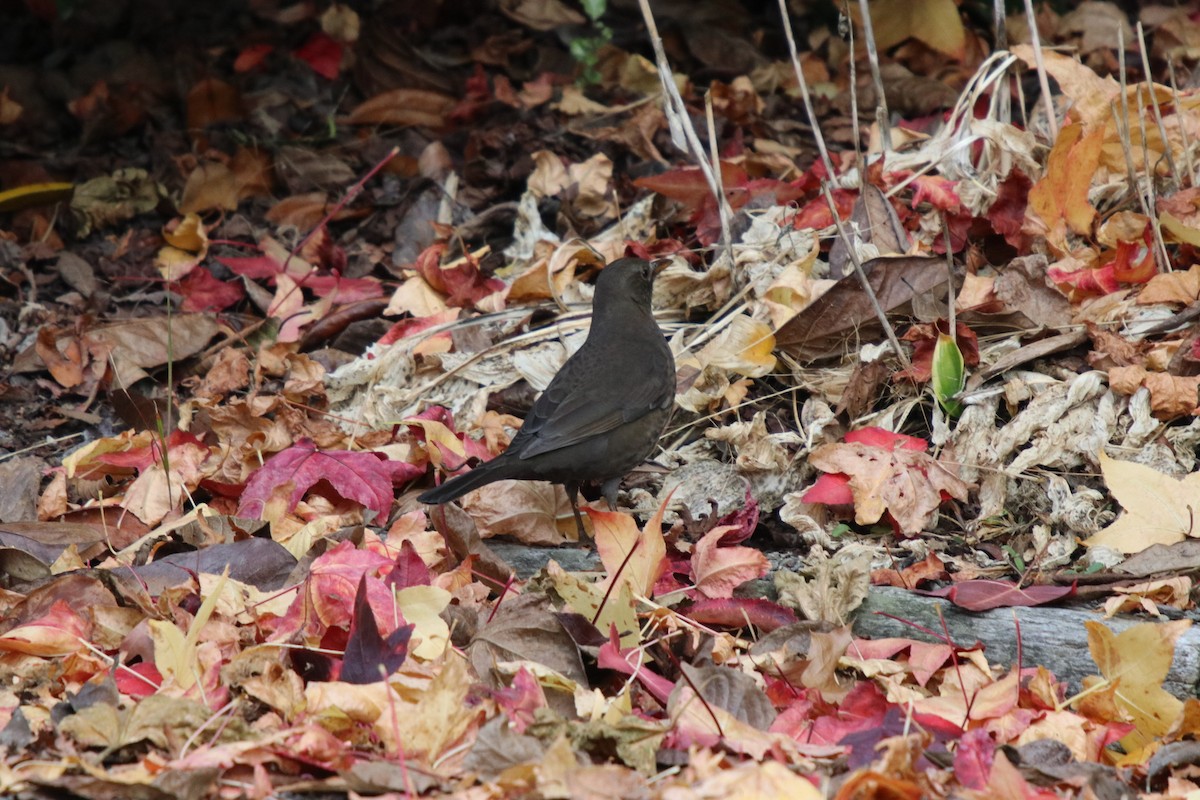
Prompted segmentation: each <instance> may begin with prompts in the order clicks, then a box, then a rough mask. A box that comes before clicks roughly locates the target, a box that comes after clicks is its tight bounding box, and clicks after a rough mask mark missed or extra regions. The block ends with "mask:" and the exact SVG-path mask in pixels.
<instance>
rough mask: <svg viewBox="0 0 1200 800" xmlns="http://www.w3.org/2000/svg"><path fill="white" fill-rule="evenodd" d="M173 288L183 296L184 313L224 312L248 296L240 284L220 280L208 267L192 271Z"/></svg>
mask: <svg viewBox="0 0 1200 800" xmlns="http://www.w3.org/2000/svg"><path fill="white" fill-rule="evenodd" d="M172 288H173V289H174V290H175V291H177V292H179V294H181V295H183V310H184V311H224V310H225V309H227V308H229V307H230V306H231V305H233V304H234V303H237V302H239V301H241V299H242V298H243V297H245V296H246V290H245V289H243V288H242V285H241V284H240V283H238V282H237V281H222V280H218V279H217V278H216V277H214V276H213V274H212V272H210V271H209V270H208V268H207V267H200V268H199V269H194V270H192V271H191V272H189V273H188V274H187V275H186V276H185V277H184V279H183V280H181V281H179V282H178V283H175V284H174V285H173V286H172Z"/></svg>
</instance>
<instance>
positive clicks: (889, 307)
mask: <svg viewBox="0 0 1200 800" xmlns="http://www.w3.org/2000/svg"><path fill="white" fill-rule="evenodd" d="M863 270H864V271H866V272H867V280H868V281H869V282H870V284H871V288H872V289H873V290H874V291H875V296H876V298H877V299H878V300H879V305H880V306H882V308H883V310H884V311H887V312H895V311H897V310H898V309H901V308H904V307H906V306H907V305H908V304H909V303H910V302H912V300H913V299H914V298H915V297H918V296H925V297H928V296H931V295H933V296H939V295H940V296H944V290H943V287H944V286H945V283H946V261H945V259H943V258H936V257H927V256H900V257H898V258H887V257H881V258H873V259H871V260H870V261H868V262H866V263H865V264H863ZM882 335H883V329H882V328H881V327H880V325H879V323H878V322H877V321H876V316H875V309H874V307H873V306H872V304H871V302H870V299H869V298H868V297H867V295H866V293H865V292H863V287H862V283H861V282H860V281H859V279H858V277H857V276H856V275H848V276H847V277H845V278H842V279H841V280H839V281H838V282H837V283H835V284H834V285H833V287H832V288H831V289H830V290H829V291H827V292H826V293H825V294H823V295H821V296H820V297H818V298H817V299H816V300H814V301H813V302H812V304H811V305H809V306H808V307H807V308H805V309H804V310H803V311H801V312H800V313H799V314H797V315H796V316H794V317H792V318H791V319H790V320H788V321H787V322H786V323H784V324H783V325H782V326H780V328H779V330H778V331H776V332H775V341H776V346H777V347H778V348H779V349H780V350H782V351H784V352H786V353H788V354H790V355H792V356H794V357H796V358H797V359H799V360H801V361H816V360H818V359H822V358H830V357H834V356H841V355H842V354H843V353H844V352H847V351H852V350H854V349H855V348H856V347H857V344H858V342H860V341H863V340H873V339H875V338H876V337H882Z"/></svg>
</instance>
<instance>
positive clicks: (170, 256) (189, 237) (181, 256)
mask: <svg viewBox="0 0 1200 800" xmlns="http://www.w3.org/2000/svg"><path fill="white" fill-rule="evenodd" d="M234 208H237V204H236V203H235V204H234ZM163 239H165V240H166V242H167V246H166V247H164V248H162V249H161V250H159V251H158V256H157V257H156V258H155V259H154V263H155V265H156V266H157V267H158V271H159V273H160V274H161V275H162V276H163V278H165V279H166V280H168V281H177V280H179V279H181V278H183V277H184V276H185V275H187V274H188V273H189V272H191V271H192V270H193V269H195V267H196V265H197V264H199V263H200V262H201V261H203V260H204V257H205V256H207V255H208V230H207V229H205V227H204V222H203V220H201V219H200V217H199V216H198V215H196V214H187V215H186V216H184V218H183V219H181V220H179V221H178V223H177V224H175V226H174V227H173V228H171V229H170V230H164V231H163Z"/></svg>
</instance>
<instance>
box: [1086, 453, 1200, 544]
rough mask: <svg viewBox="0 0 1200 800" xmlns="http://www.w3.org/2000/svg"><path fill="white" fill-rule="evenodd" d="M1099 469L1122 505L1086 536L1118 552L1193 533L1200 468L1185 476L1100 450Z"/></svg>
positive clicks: (1177, 538)
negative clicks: (1108, 521)
mask: <svg viewBox="0 0 1200 800" xmlns="http://www.w3.org/2000/svg"><path fill="white" fill-rule="evenodd" d="M1100 472H1101V474H1102V475H1104V483H1105V484H1106V485H1107V486H1108V490H1109V491H1110V492H1112V496H1113V497H1114V498H1116V500H1117V502H1118V503H1120V504H1121V508H1123V509H1125V513H1123V514H1122V515H1121V516H1119V517H1117V520H1116V521H1115V522H1113V523H1112V524H1111V525H1109V526H1108V527H1107V528H1105V529H1104V530H1102V531H1100V532H1099V533H1097V534H1096V535H1095V536H1093V537H1091V538H1090V539H1086V540H1084V542H1083V543H1084V544H1085V545H1087V546H1088V547H1096V546H1104V547H1111V548H1112V549H1114V550H1119V551H1120V552H1122V553H1140V552H1141V551H1142V550H1145V549H1146V548H1147V547H1150V546H1151V545H1155V544H1163V545H1168V544H1175V543H1176V542H1182V541H1183V540H1184V539H1187V538H1189V537H1192V536H1195V535H1196V533H1195V525H1196V515H1195V512H1196V508H1195V501H1194V500H1193V499H1192V498H1194V497H1196V496H1197V493H1198V492H1200V472H1193V473H1191V474H1190V475H1186V476H1184V477H1183V478H1173V477H1171V476H1170V475H1164V474H1163V473H1161V472H1158V471H1156V470H1154V469H1151V468H1150V467H1147V466H1145V465H1144V464H1135V463H1133V462H1132V461H1118V460H1116V459H1113V458H1109V457H1108V456H1107V455H1106V454H1105V453H1104V452H1101V453H1100Z"/></svg>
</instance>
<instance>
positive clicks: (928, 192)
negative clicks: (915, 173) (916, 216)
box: [912, 175, 962, 213]
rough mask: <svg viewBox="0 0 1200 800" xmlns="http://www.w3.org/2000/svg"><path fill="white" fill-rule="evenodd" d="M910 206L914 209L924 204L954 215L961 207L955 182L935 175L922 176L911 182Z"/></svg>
mask: <svg viewBox="0 0 1200 800" xmlns="http://www.w3.org/2000/svg"><path fill="white" fill-rule="evenodd" d="M913 187H914V191H913V199H912V206H913V208H916V207H917V206H918V205H919V204H920V203H922V202H926V203H929V204H930V205H932V206H933V207H934V208H936V209H938V210H939V211H946V212H949V213H955V212H957V211H958V210H959V209H960V208H961V207H962V201H961V200H959V197H958V186H957V182H956V181H951V180H947V179H946V178H940V177H937V176H935V175H922V176H921V177H919V178H916V179H914V180H913Z"/></svg>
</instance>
